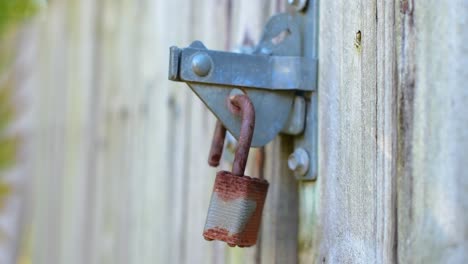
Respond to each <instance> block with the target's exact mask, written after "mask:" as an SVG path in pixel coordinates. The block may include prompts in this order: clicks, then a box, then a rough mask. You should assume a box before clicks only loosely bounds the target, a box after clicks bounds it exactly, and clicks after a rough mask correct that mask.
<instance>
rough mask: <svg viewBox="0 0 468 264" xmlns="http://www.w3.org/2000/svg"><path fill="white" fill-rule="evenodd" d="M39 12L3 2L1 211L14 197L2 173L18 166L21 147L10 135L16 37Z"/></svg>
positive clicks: (21, 2)
mask: <svg viewBox="0 0 468 264" xmlns="http://www.w3.org/2000/svg"><path fill="white" fill-rule="evenodd" d="M37 9H38V3H37V0H0V208H2V207H3V204H4V202H5V198H6V197H7V196H8V195H9V194H10V193H11V186H10V185H9V184H7V183H5V182H4V181H3V179H2V178H3V177H2V176H3V175H2V174H3V173H2V171H4V170H5V169H8V168H10V167H11V166H14V164H15V162H16V158H17V154H18V149H19V144H20V139H19V136H17V135H11V134H9V133H8V132H7V130H8V128H9V127H10V126H11V124H12V123H13V122H14V120H15V118H16V113H15V112H16V111H15V105H14V102H13V96H14V87H15V86H14V83H13V76H12V74H11V72H12V71H11V70H10V69H11V67H12V62H13V58H14V53H15V52H12V51H14V50H15V49H14V47H15V34H16V32H17V29H18V27H19V23H20V22H22V21H23V20H25V19H26V18H28V17H31V16H32V15H33V14H34V13H35V12H36V10H37Z"/></svg>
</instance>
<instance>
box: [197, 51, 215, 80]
mask: <svg viewBox="0 0 468 264" xmlns="http://www.w3.org/2000/svg"><path fill="white" fill-rule="evenodd" d="M212 64H213V62H212V61H211V58H210V56H208V54H206V53H197V54H195V56H193V58H192V70H193V72H194V73H195V74H197V75H198V76H200V77H204V76H206V75H208V73H210V71H211V67H212Z"/></svg>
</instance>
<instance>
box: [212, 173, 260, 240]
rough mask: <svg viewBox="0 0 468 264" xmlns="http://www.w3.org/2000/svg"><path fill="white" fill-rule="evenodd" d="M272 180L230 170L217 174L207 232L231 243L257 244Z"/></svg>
mask: <svg viewBox="0 0 468 264" xmlns="http://www.w3.org/2000/svg"><path fill="white" fill-rule="evenodd" d="M267 192H268V182H267V181H266V180H263V179H259V178H251V177H249V176H236V175H233V174H231V173H230V172H228V171H220V172H218V173H217V174H216V180H215V184H214V187H213V194H212V196H211V202H210V206H209V209H208V215H207V218H206V223H205V229H204V231H203V236H204V237H205V239H207V240H221V241H224V242H226V243H228V244H229V245H231V246H233V245H237V246H240V247H249V246H252V245H255V243H256V241H257V236H258V230H259V227H260V222H261V218H262V211H263V205H264V203H265V199H266V196H267Z"/></svg>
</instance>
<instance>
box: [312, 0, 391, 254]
mask: <svg viewBox="0 0 468 264" xmlns="http://www.w3.org/2000/svg"><path fill="white" fill-rule="evenodd" d="M393 12H394V9H393V6H392V4H390V3H385V1H378V2H374V1H361V2H360V4H356V3H355V2H347V1H325V2H321V3H320V43H319V58H320V67H319V130H320V132H319V176H318V181H317V184H318V188H319V190H318V194H317V198H318V205H317V206H318V212H317V214H318V220H317V230H318V232H317V237H316V240H315V241H316V242H315V245H316V247H317V252H316V253H315V254H316V255H315V257H314V259H315V261H316V262H330V263H337V262H349V263H369V262H372V263H384V262H385V263H387V262H392V261H393V245H394V230H395V225H394V221H393V219H394V202H393V201H394V195H393V191H394V188H393V185H394V182H393V181H394V164H395V161H394V157H395V155H394V152H395V148H394V147H393V142H394V138H395V129H394V120H395V112H394V107H392V106H393V105H394V103H395V101H394V100H395V99H394V98H395V96H394V94H395V92H394V90H395V89H394V82H393V78H394V68H395V67H394V66H393V65H395V64H394V57H393V56H392V53H393V50H394V46H393V44H392V39H391V36H392V31H393V22H394V19H393ZM359 35H360V37H359ZM389 38H390V39H389ZM307 259H311V258H310V257H309V258H307Z"/></svg>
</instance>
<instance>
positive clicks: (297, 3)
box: [288, 0, 307, 11]
mask: <svg viewBox="0 0 468 264" xmlns="http://www.w3.org/2000/svg"><path fill="white" fill-rule="evenodd" d="M288 4H289V5H290V6H292V7H294V9H295V10H296V11H302V10H303V9H304V8H305V7H306V5H307V0H288Z"/></svg>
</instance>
